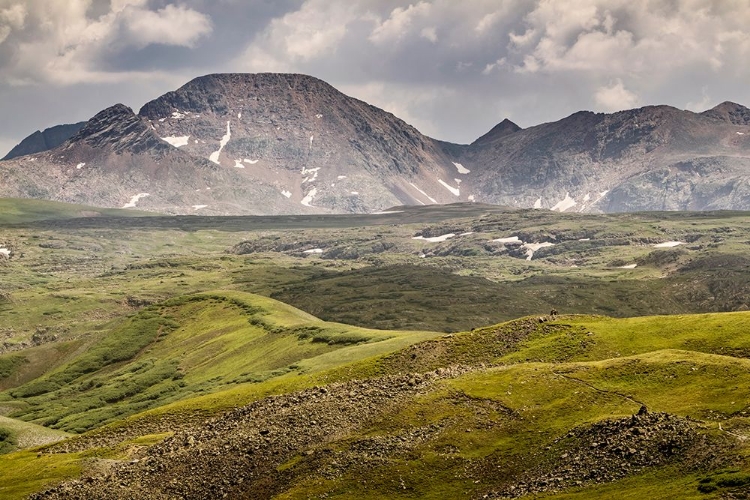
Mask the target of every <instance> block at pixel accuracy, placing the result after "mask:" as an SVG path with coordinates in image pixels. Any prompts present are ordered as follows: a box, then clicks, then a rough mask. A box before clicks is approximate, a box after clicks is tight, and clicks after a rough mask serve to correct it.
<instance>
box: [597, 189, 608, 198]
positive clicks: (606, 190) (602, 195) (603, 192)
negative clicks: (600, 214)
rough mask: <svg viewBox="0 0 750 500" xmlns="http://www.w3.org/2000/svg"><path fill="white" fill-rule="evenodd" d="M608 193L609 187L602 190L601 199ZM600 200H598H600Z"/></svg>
mask: <svg viewBox="0 0 750 500" xmlns="http://www.w3.org/2000/svg"><path fill="white" fill-rule="evenodd" d="M607 193H609V189H605V190H604V191H602V192H601V193H599V200H601V199H602V198H604V197H605V196H607ZM599 200H596V201H599Z"/></svg>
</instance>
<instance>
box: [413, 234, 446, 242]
mask: <svg viewBox="0 0 750 500" xmlns="http://www.w3.org/2000/svg"><path fill="white" fill-rule="evenodd" d="M454 236H456V235H455V233H448V234H443V235H440V236H432V237H429V238H425V237H424V236H415V237H413V238H412V239H413V240H424V241H429V242H431V243H438V242H441V241H445V240H448V239H450V238H453V237H454Z"/></svg>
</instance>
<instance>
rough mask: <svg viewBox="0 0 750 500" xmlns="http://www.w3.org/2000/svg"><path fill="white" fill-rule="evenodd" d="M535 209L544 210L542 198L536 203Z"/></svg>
mask: <svg viewBox="0 0 750 500" xmlns="http://www.w3.org/2000/svg"><path fill="white" fill-rule="evenodd" d="M534 208H542V198H541V197H540V198H537V200H536V201H535V202H534Z"/></svg>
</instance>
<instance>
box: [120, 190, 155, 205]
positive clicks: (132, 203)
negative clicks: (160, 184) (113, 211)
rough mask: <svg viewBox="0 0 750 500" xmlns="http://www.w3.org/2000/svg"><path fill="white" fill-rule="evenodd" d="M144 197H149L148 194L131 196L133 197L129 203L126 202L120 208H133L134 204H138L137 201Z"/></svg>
mask: <svg viewBox="0 0 750 500" xmlns="http://www.w3.org/2000/svg"><path fill="white" fill-rule="evenodd" d="M146 196H149V194H148V193H138V194H136V195H133V196H132V197H131V198H130V201H129V202H127V203H126V204H124V205H123V206H122V208H133V207H135V204H136V203H138V201H139V200H140V199H141V198H145V197H146Z"/></svg>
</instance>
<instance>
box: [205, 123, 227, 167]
mask: <svg viewBox="0 0 750 500" xmlns="http://www.w3.org/2000/svg"><path fill="white" fill-rule="evenodd" d="M231 138H232V129H231V128H229V120H227V133H226V134H224V137H222V138H221V141H219V150H218V151H214V152H213V153H211V156H209V157H208V159H209V160H211V161H212V162H214V163H216V164H217V165H220V163H219V155H220V154H221V150H222V149H224V146H226V145H227V143H228V142H229V139H231Z"/></svg>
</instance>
